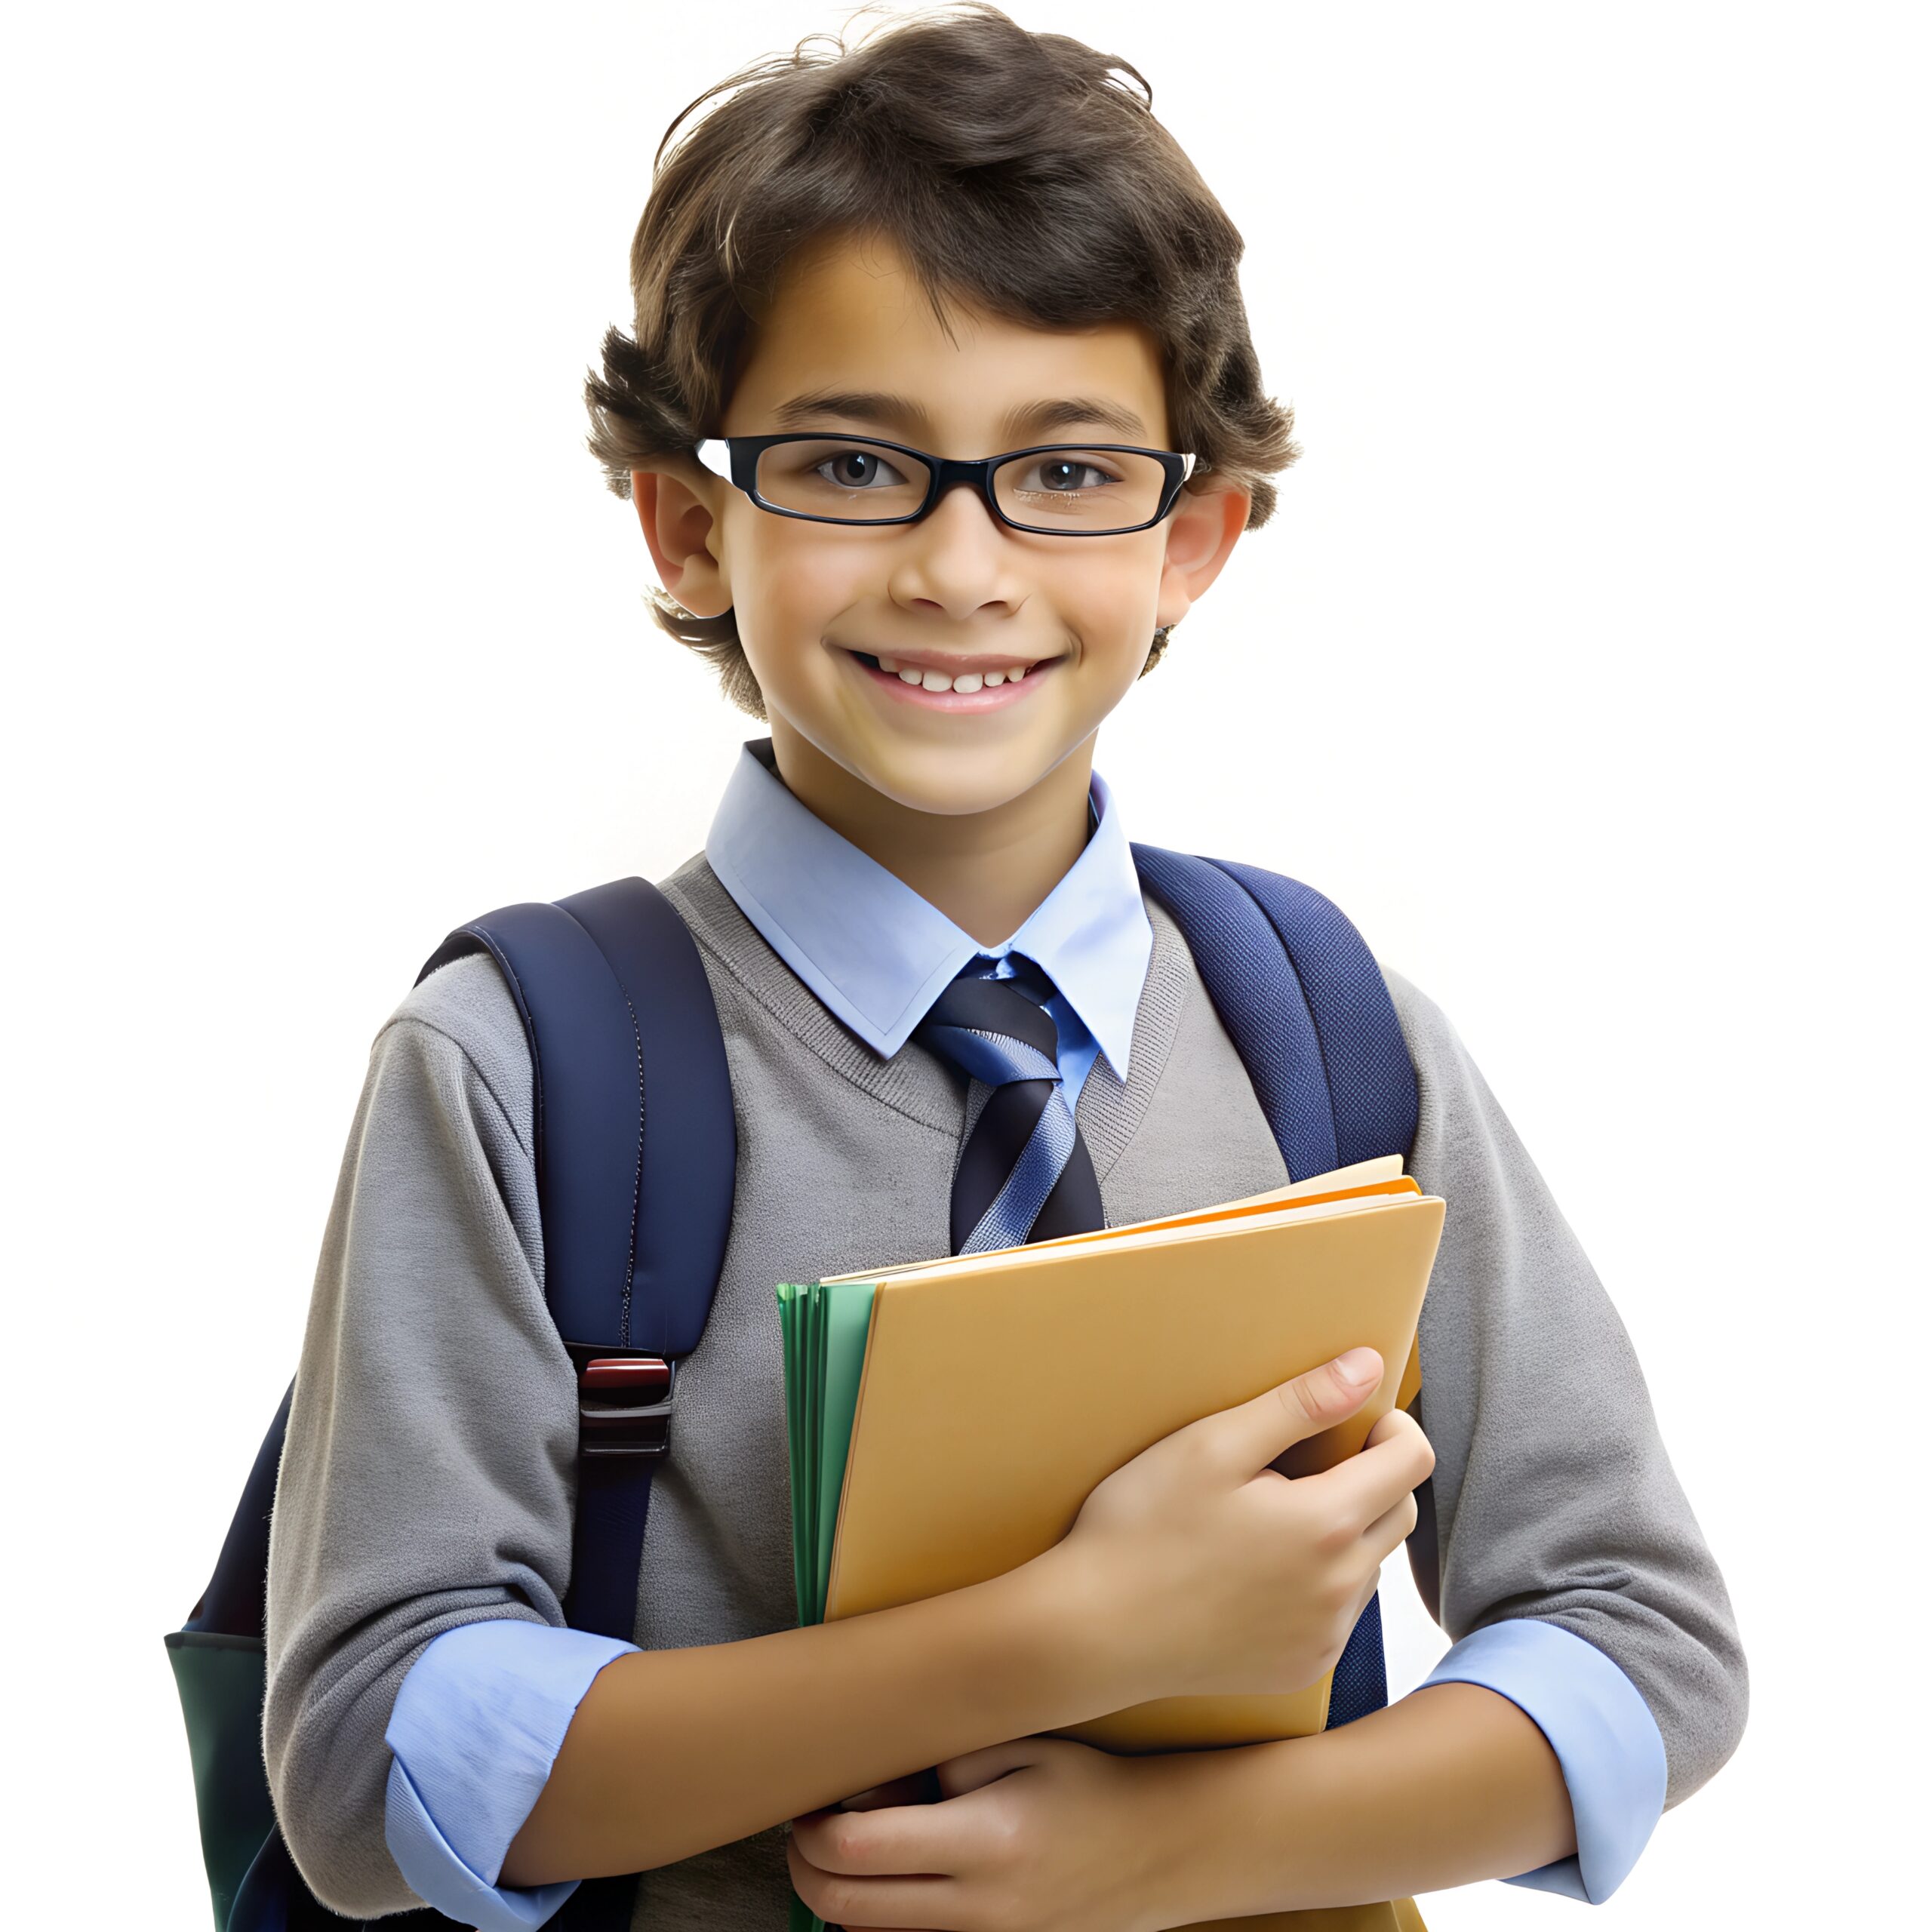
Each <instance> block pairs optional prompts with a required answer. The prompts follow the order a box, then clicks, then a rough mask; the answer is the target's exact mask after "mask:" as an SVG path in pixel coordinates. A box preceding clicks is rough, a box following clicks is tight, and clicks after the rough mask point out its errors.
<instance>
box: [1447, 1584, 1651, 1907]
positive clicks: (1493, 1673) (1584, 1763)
mask: <svg viewBox="0 0 1932 1932" xmlns="http://www.w3.org/2000/svg"><path fill="white" fill-rule="evenodd" d="M1423 1682H1424V1684H1481V1685H1483V1686H1484V1687H1485V1688H1486V1689H1488V1690H1494V1691H1495V1692H1496V1693H1497V1694H1498V1695H1499V1696H1501V1697H1507V1698H1508V1699H1509V1701H1510V1702H1511V1703H1512V1704H1514V1705H1515V1706H1517V1708H1518V1709H1520V1710H1521V1711H1523V1712H1525V1713H1526V1714H1527V1715H1528V1716H1530V1717H1531V1718H1534V1720H1535V1722H1536V1724H1537V1727H1538V1728H1539V1729H1540V1730H1541V1731H1542V1733H1543V1736H1544V1737H1546V1738H1547V1739H1548V1740H1549V1745H1550V1748H1551V1749H1552V1750H1553V1751H1554V1752H1555V1753H1556V1758H1557V1762H1558V1764H1560V1765H1561V1767H1562V1770H1563V1782H1564V1786H1565V1788H1566V1789H1567V1790H1568V1792H1569V1794H1570V1806H1571V1813H1572V1815H1573V1816H1574V1818H1575V1820H1576V1825H1577V1849H1576V1851H1575V1852H1574V1854H1572V1856H1571V1857H1567V1858H1559V1859H1557V1860H1554V1861H1553V1862H1552V1863H1550V1864H1548V1865H1540V1866H1537V1868H1536V1869H1535V1870H1534V1871H1533V1872H1519V1873H1518V1875H1516V1876H1515V1878H1510V1879H1508V1880H1506V1881H1505V1882H1506V1883H1507V1884H1512V1885H1527V1886H1531V1887H1534V1889H1536V1890H1539V1891H1545V1892H1558V1893H1561V1894H1563V1895H1564V1897H1567V1898H1573V1899H1577V1900H1581V1901H1583V1903H1586V1904H1589V1905H1601V1904H1602V1903H1603V1902H1604V1900H1605V1899H1607V1898H1608V1897H1610V1895H1611V1893H1613V1892H1614V1891H1615V1890H1617V1887H1618V1886H1619V1885H1620V1884H1623V1881H1624V1878H1626V1875H1628V1874H1629V1871H1630V1869H1631V1867H1632V1866H1634V1865H1635V1863H1636V1862H1637V1860H1638V1857H1639V1855H1640V1854H1641V1853H1642V1851H1643V1849H1644V1846H1645V1845H1646V1844H1648V1843H1649V1841H1650V1836H1651V1832H1653V1831H1654V1829H1656V1827H1657V1820H1658V1819H1659V1818H1660V1817H1662V1816H1663V1801H1664V1790H1665V1783H1666V1775H1667V1772H1666V1764H1665V1761H1664V1749H1663V1734H1662V1733H1661V1732H1660V1730H1658V1729H1657V1720H1656V1718H1654V1717H1653V1716H1651V1707H1650V1706H1649V1705H1648V1704H1647V1703H1645V1702H1644V1696H1643V1693H1642V1692H1641V1691H1640V1690H1638V1688H1637V1687H1636V1686H1635V1684H1632V1682H1631V1681H1630V1680H1629V1678H1628V1677H1626V1675H1624V1673H1623V1671H1621V1670H1620V1669H1619V1668H1618V1667H1617V1665H1616V1664H1615V1663H1614V1662H1613V1661H1612V1660H1611V1658H1609V1657H1607V1656H1606V1655H1605V1654H1604V1653H1603V1652H1602V1651H1600V1650H1598V1648H1597V1647H1596V1646H1595V1644H1592V1643H1591V1642H1589V1641H1588V1639H1587V1638H1582V1637H1579V1636H1578V1635H1577V1634H1576V1633H1575V1632H1574V1631H1571V1630H1566V1629H1564V1628H1563V1626H1561V1624H1556V1623H1547V1622H1545V1621H1544V1620H1542V1619H1541V1618H1538V1617H1510V1618H1507V1619H1506V1620H1504V1621H1503V1622H1501V1623H1491V1624H1488V1625H1486V1626H1484V1628H1483V1629H1480V1630H1473V1631H1472V1632H1470V1633H1469V1635H1468V1636H1466V1637H1465V1638H1463V1640H1462V1641H1461V1642H1460V1643H1458V1644H1454V1645H1452V1646H1451V1648H1450V1650H1449V1652H1448V1654H1447V1655H1446V1656H1445V1657H1444V1658H1443V1660H1442V1661H1441V1663H1438V1665H1437V1666H1435V1669H1434V1670H1432V1671H1431V1672H1430V1673H1429V1675H1428V1676H1427V1677H1426V1678H1425V1679H1424V1680H1423Z"/></svg>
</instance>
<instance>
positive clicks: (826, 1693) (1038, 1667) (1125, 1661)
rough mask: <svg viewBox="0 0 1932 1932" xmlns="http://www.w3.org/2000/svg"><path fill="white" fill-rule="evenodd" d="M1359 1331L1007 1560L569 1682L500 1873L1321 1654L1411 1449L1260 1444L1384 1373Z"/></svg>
mask: <svg viewBox="0 0 1932 1932" xmlns="http://www.w3.org/2000/svg"><path fill="white" fill-rule="evenodd" d="M1361 1354H1362V1355H1364V1356H1365V1357H1366V1361H1365V1363H1363V1364H1352V1363H1349V1362H1348V1361H1347V1359H1346V1358H1344V1360H1343V1362H1339V1363H1330V1364H1324V1365H1323V1366H1322V1367H1320V1368H1317V1369H1315V1370H1312V1371H1310V1372H1309V1374H1306V1375H1303V1376H1300V1377H1297V1378H1296V1379H1295V1380H1294V1381H1293V1382H1291V1383H1286V1384H1284V1385H1282V1386H1281V1387H1279V1388H1277V1389H1269V1390H1267V1391H1266V1392H1264V1393H1263V1394H1262V1395H1260V1396H1257V1398H1254V1401H1250V1402H1245V1403H1242V1404H1239V1405H1238V1406H1237V1407H1234V1408H1232V1409H1229V1410H1226V1411H1221V1412H1220V1413H1219V1414H1215V1415H1213V1416H1210V1417H1206V1418H1204V1420H1201V1422H1198V1423H1193V1424H1191V1425H1190V1426H1189V1427H1187V1428H1186V1429H1179V1430H1177V1431H1175V1432H1174V1433H1173V1434H1172V1435H1168V1436H1166V1437H1164V1438H1162V1439H1161V1441H1158V1442H1157V1443H1155V1444H1154V1445H1153V1446H1152V1447H1151V1448H1149V1449H1148V1450H1147V1451H1145V1452H1144V1453H1143V1454H1141V1455H1140V1456H1138V1457H1135V1458H1134V1460H1132V1461H1131V1462H1130V1463H1127V1464H1126V1465H1124V1466H1123V1467H1122V1468H1121V1469H1118V1470H1116V1471H1115V1472H1114V1473H1113V1474H1112V1475H1110V1476H1109V1477H1108V1478H1107V1479H1106V1481H1104V1482H1103V1483H1101V1484H1100V1485H1099V1486H1098V1487H1097V1488H1096V1489H1095V1490H1094V1492H1093V1494H1092V1495H1091V1497H1089V1498H1088V1503H1087V1506H1086V1507H1085V1508H1084V1509H1083V1510H1082V1511H1081V1515H1080V1517H1079V1519H1078V1521H1076V1522H1075V1525H1074V1527H1073V1529H1072V1531H1070V1532H1069V1534H1068V1535H1067V1537H1066V1538H1065V1539H1064V1540H1063V1541H1062V1542H1061V1543H1059V1544H1057V1545H1056V1546H1054V1548H1053V1549H1051V1550H1048V1552H1045V1553H1044V1555H1041V1556H1040V1557H1038V1558H1035V1559H1034V1561H1032V1562H1031V1563H1028V1564H1023V1565H1021V1566H1020V1567H1019V1568H1018V1569H1017V1570H1014V1571H1008V1573H1007V1574H1005V1575H1004V1576H1001V1577H995V1578H992V1579H991V1580H989V1581H987V1582H986V1583H980V1584H975V1585H974V1586H971V1587H970V1588H968V1589H961V1590H954V1591H949V1592H946V1593H945V1594H943V1595H939V1596H935V1597H931V1598H924V1599H922V1600H921V1601H918V1602H916V1603H912V1604H903V1605H901V1606H900V1607H896V1608H894V1609H891V1610H884V1611H873V1612H872V1613H870V1614H868V1615H866V1616H863V1617H851V1618H846V1619H843V1620H839V1621H838V1622H835V1623H826V1624H816V1625H811V1626H805V1627H804V1628H802V1629H797V1630H788V1631H779V1632H773V1633H772V1634H771V1635H768V1636H764V1637H759V1638H752V1639H750V1640H749V1641H744V1642H740V1643H736V1644H716V1645H712V1646H709V1647H704V1648H697V1649H690V1650H684V1651H649V1652H639V1653H637V1654H634V1655H632V1656H630V1657H622V1658H620V1659H618V1660H617V1661H616V1662H615V1663H612V1664H611V1665H609V1666H607V1667H606V1668H605V1669H604V1670H602V1671H601V1672H600V1673H599V1674H598V1676H597V1678H596V1679H595V1681H594V1682H593V1684H592V1686H591V1688H590V1690H589V1693H588V1694H586V1697H584V1699H583V1703H581V1704H580V1706H578V1709H577V1715H576V1716H575V1718H574V1719H573V1721H572V1722H571V1726H570V1729H569V1731H568V1734H567V1736H566V1737H565V1740H564V1743H563V1745H562V1747H561V1749H560V1750H559V1751H558V1754H557V1758H556V1761H555V1765H554V1767H553V1768H552V1771H551V1774H550V1777H549V1781H548V1782H547V1783H546V1785H545V1786H544V1788H543V1792H542V1794H541V1795H540V1796H539V1798H537V1802H536V1804H535V1805H534V1807H533V1809H532V1810H531V1814H530V1816H529V1817H528V1820H527V1821H526V1822H525V1824H524V1826H523V1828H522V1829H521V1831H520V1832H518V1835H517V1836H516V1838H515V1841H514V1842H513V1843H512V1845H511V1847H510V1850H509V1856H508V1857H507V1858H506V1860H505V1861H504V1864H503V1882H505V1883H506V1884H512V1885H515V1886H529V1885H535V1884H543V1883H546V1882H548V1881H554V1880H555V1879H558V1878H566V1877H571V1878H581V1877H588V1876H592V1875H597V1874H598V1873H601V1872H629V1871H635V1870H640V1869H647V1868H648V1867H650V1866H654V1865H659V1864H663V1863H669V1861H671V1860H673V1859H677V1858H682V1857H688V1856H690V1855H691V1854H692V1853H694V1852H696V1851H699V1850H703V1849H704V1848H706V1847H708V1846H710V1845H714V1844H724V1843H728V1842H729V1841H731V1840H732V1839H734V1838H740V1837H742V1836H743V1835H746V1833H748V1832H752V1831H755V1830H757V1829H760V1828H761V1827H762V1826H765V1825H768V1824H769V1823H772V1822H773V1821H774V1820H777V1819H782V1818H785V1817H792V1816H795V1815H797V1814H801V1813H804V1812H806V1811H808V1810H811V1809H813V1808H814V1807H819V1806H823V1805H826V1804H831V1803H833V1802H835V1800H836V1798H837V1797H838V1795H840V1794H842V1793H844V1792H851V1791H856V1790H859V1789H863V1788H866V1787H867V1786H875V1785H877V1784H878V1783H881V1781H882V1780H887V1779H890V1778H893V1777H899V1776H902V1775H903V1774H906V1773H909V1772H911V1771H913V1770H917V1769H918V1767H921V1766H922V1765H929V1764H934V1763H935V1762H936V1761H940V1760H943V1759H950V1758H958V1757H959V1756H961V1755H964V1754H966V1753H968V1752H973V1751H977V1750H981V1749H984V1748H985V1747H986V1746H989V1745H995V1744H998V1743H1001V1741H1003V1740H1008V1739H1011V1738H1013V1737H1018V1736H1021V1735H1023V1734H1026V1733H1027V1732H1029V1731H1036V1730H1051V1729H1054V1728H1055V1727H1057V1726H1060V1725H1061V1724H1071V1723H1075V1722H1078V1721H1080V1720H1081V1719H1082V1718H1089V1717H1094V1716H1097V1715H1102V1714H1103V1713H1105V1712H1109V1711H1112V1710H1115V1709H1119V1708H1121V1706H1124V1705H1127V1704H1131V1703H1137V1702H1139V1701H1140V1700H1143V1699H1145V1698H1149V1697H1161V1696H1169V1695H1179V1694H1209V1693H1213V1692H1216V1691H1220V1690H1252V1689H1256V1688H1260V1689H1263V1690H1266V1689H1279V1690H1284V1691H1287V1690H1296V1689H1299V1688H1300V1686H1301V1685H1302V1684H1304V1683H1306V1682H1307V1681H1309V1680H1310V1679H1311V1678H1316V1677H1319V1676H1320V1675H1321V1674H1322V1672H1324V1671H1326V1670H1327V1669H1330V1668H1331V1667H1332V1666H1333V1665H1334V1660H1335V1659H1336V1658H1337V1657H1339V1656H1340V1653H1341V1650H1342V1647H1343V1644H1345V1643H1346V1641H1347V1638H1348V1635H1349V1631H1350V1630H1351V1629H1352V1628H1353V1627H1354V1625H1355V1619H1356V1617H1358V1615H1359V1614H1361V1610H1362V1608H1363V1607H1364V1604H1366V1603H1367V1599H1368V1597H1369V1595H1370V1594H1371V1592H1373V1591H1374V1588H1375V1582H1376V1577H1377V1574H1378V1572H1379V1569H1380V1564H1381V1561H1382V1558H1383V1557H1384V1556H1385V1555H1387V1554H1388V1553H1389V1552H1390V1551H1392V1550H1393V1549H1395V1547H1396V1546H1398V1544H1399V1543H1401V1540H1402V1538H1403V1537H1404V1536H1405V1535H1406V1534H1407V1532H1408V1531H1409V1529H1410V1528H1411V1527H1413V1525H1414V1521H1415V1515H1416V1506H1415V1501H1414V1496H1413V1494H1412V1493H1411V1492H1412V1491H1414V1487H1415V1485H1416V1484H1417V1483H1418V1482H1420V1481H1422V1479H1423V1477H1424V1476H1426V1475H1427V1473H1428V1471H1429V1465H1430V1461H1431V1457H1430V1454H1429V1447H1428V1444H1427V1443H1426V1441H1425V1440H1424V1439H1423V1435H1422V1432H1421V1431H1420V1429H1417V1426H1416V1425H1415V1424H1414V1422H1412V1421H1411V1420H1410V1419H1409V1418H1408V1417H1406V1416H1404V1415H1401V1414H1399V1413H1398V1414H1394V1415H1391V1416H1389V1417H1386V1418H1384V1420H1383V1422H1382V1423H1380V1424H1378V1425H1377V1428H1378V1429H1379V1430H1380V1437H1379V1438H1377V1440H1378V1441H1379V1442H1380V1447H1379V1448H1378V1449H1377V1450H1375V1451H1374V1453H1371V1452H1370V1451H1364V1453H1363V1454H1361V1455H1360V1456H1358V1457H1354V1458H1352V1459H1351V1460H1349V1462H1347V1463H1343V1464H1341V1465H1340V1466H1337V1468H1335V1469H1331V1470H1329V1471H1327V1472H1324V1474H1322V1475H1319V1476H1315V1477H1308V1478H1301V1479H1300V1480H1298V1481H1293V1482H1291V1481H1289V1480H1288V1479H1287V1478H1285V1477H1283V1476H1281V1475H1277V1474H1275V1472H1272V1470H1270V1469H1269V1468H1268V1466H1267V1465H1268V1464H1269V1463H1270V1462H1271V1461H1272V1460H1274V1459H1275V1458H1276V1457H1279V1456H1280V1455H1281V1454H1282V1453H1283V1452H1284V1451H1285V1450H1287V1448H1288V1447H1290V1446H1291V1444H1294V1443H1296V1442H1298V1441H1301V1440H1303V1438H1305V1437H1306V1436H1309V1435H1314V1434H1315V1433H1317V1432H1318V1431H1320V1430H1321V1429H1324V1428H1327V1427H1328V1426H1331V1425H1332V1424H1334V1423H1337V1422H1339V1421H1340V1420H1343V1418H1344V1417H1346V1416H1347V1415H1348V1414H1349V1413H1351V1412H1352V1411H1353V1410H1355V1408H1357V1407H1359V1406H1360V1404H1361V1402H1362V1401H1363V1400H1364V1398H1366V1397H1367V1395H1368V1393H1369V1392H1370V1391H1371V1389H1373V1388H1374V1386H1375V1385H1376V1383H1377V1382H1378V1381H1379V1380H1380V1377H1381V1374H1382V1364H1381V1361H1380V1358H1379V1357H1378V1356H1377V1355H1375V1354H1374V1352H1373V1351H1372V1350H1365V1351H1361ZM1348 1367H1357V1368H1358V1373H1363V1374H1365V1375H1366V1380H1362V1381H1355V1380H1351V1379H1349V1377H1348V1374H1347V1369H1348ZM1122 1604H1131V1605H1132V1606H1133V1614H1132V1615H1131V1616H1129V1617H1123V1616H1121V1614H1120V1607H1121V1605H1122ZM1074 1748H1084V1747H1074ZM1094 1755H1100V1754H1098V1753H1096V1754H1094ZM808 1902H809V1901H808Z"/></svg>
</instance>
